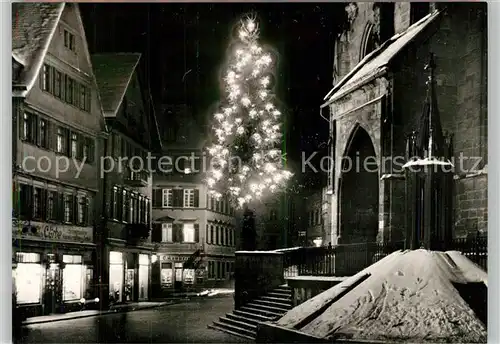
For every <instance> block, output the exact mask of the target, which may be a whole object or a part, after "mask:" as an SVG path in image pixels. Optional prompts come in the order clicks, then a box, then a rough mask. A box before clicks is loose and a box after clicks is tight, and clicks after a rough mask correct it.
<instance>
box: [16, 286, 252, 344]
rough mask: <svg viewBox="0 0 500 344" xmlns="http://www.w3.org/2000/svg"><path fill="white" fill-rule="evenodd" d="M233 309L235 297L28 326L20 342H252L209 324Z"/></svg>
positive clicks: (184, 302)
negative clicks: (217, 329)
mask: <svg viewBox="0 0 500 344" xmlns="http://www.w3.org/2000/svg"><path fill="white" fill-rule="evenodd" d="M232 309H233V296H232V295H227V296H224V297H220V296H219V297H213V298H211V297H207V298H201V299H193V300H186V301H183V302H181V303H177V304H173V305H167V306H163V307H159V308H154V309H148V310H139V311H133V312H123V313H116V314H107V315H101V316H95V317H88V318H81V319H72V320H65V321H57V322H52V323H44V324H34V325H28V326H25V327H24V328H23V331H22V332H23V333H22V337H21V338H20V340H19V341H17V342H18V343H252V341H250V340H248V339H244V338H240V337H235V336H232V335H229V334H226V333H223V332H219V331H215V330H212V329H208V328H207V325H208V324H211V323H212V322H213V321H214V320H217V319H218V318H219V317H220V316H223V315H224V314H225V313H227V312H230V311H231V310H232Z"/></svg>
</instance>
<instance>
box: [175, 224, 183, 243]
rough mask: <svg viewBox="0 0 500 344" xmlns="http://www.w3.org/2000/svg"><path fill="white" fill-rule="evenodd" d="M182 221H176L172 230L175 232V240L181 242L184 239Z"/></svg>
mask: <svg viewBox="0 0 500 344" xmlns="http://www.w3.org/2000/svg"><path fill="white" fill-rule="evenodd" d="M182 227H183V224H182V223H177V224H174V231H176V232H177V241H178V242H183V241H184V233H183V232H182Z"/></svg>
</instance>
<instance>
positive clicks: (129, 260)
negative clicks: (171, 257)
mask: <svg viewBox="0 0 500 344" xmlns="http://www.w3.org/2000/svg"><path fill="white" fill-rule="evenodd" d="M150 272H151V258H150V254H149V253H138V252H127V251H118V250H116V251H110V252H109V299H110V302H111V303H123V302H133V301H145V300H148V298H149V294H150V292H149V289H150V283H149V281H150Z"/></svg>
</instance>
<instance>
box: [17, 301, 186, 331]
mask: <svg viewBox="0 0 500 344" xmlns="http://www.w3.org/2000/svg"><path fill="white" fill-rule="evenodd" d="M179 301H182V300H173V301H170V302H162V303H161V304H158V305H151V306H143V307H140V306H139V307H130V308H127V307H122V309H113V310H108V311H101V312H99V313H94V314H82V315H75V316H72V317H70V318H55V319H50V320H38V321H37V320H33V321H29V322H26V321H24V322H23V324H22V325H21V326H29V325H38V324H45V323H51V322H57V321H65V320H73V319H82V318H90V317H97V316H101V315H107V314H116V313H127V312H134V311H142V310H145V309H152V308H159V307H163V306H169V305H173V304H175V303H178V302H179Z"/></svg>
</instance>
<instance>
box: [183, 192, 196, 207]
mask: <svg viewBox="0 0 500 344" xmlns="http://www.w3.org/2000/svg"><path fill="white" fill-rule="evenodd" d="M184 208H194V189H184Z"/></svg>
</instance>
